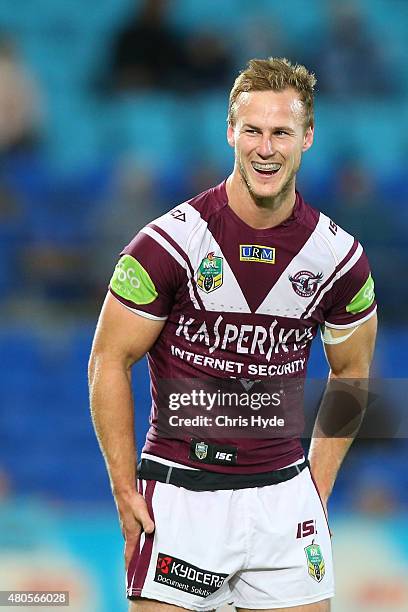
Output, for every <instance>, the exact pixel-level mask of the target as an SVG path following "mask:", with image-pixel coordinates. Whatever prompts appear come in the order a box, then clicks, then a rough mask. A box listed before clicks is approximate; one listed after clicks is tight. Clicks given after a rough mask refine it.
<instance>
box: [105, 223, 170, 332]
mask: <svg viewBox="0 0 408 612" xmlns="http://www.w3.org/2000/svg"><path fill="white" fill-rule="evenodd" d="M179 268H180V266H179V265H178V264H177V262H176V261H175V260H174V259H173V258H172V257H171V255H170V254H169V253H168V252H167V251H166V250H165V249H163V248H162V247H161V246H160V245H159V244H158V243H157V242H156V241H155V240H153V239H152V238H151V237H150V236H149V235H147V234H145V233H143V232H140V233H139V234H137V235H136V236H135V238H134V239H133V240H132V241H131V242H130V244H128V246H126V247H125V248H124V249H123V251H122V252H121V253H120V259H119V261H118V263H117V265H116V268H115V270H114V273H113V276H112V278H111V281H110V283H109V290H110V292H111V293H112V294H113V295H114V296H115V297H116V298H117V299H118V300H119V301H120V302H122V304H124V305H125V306H127V307H128V308H130V309H131V310H133V311H134V312H135V313H137V314H139V315H141V316H144V317H146V318H149V319H156V320H165V319H167V317H168V315H169V314H170V312H171V309H172V306H173V303H174V300H175V296H176V293H177V290H178V287H179V285H180V269H179Z"/></svg>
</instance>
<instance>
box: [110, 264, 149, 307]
mask: <svg viewBox="0 0 408 612" xmlns="http://www.w3.org/2000/svg"><path fill="white" fill-rule="evenodd" d="M110 286H111V288H112V289H113V291H115V293H117V294H118V295H120V296H121V297H123V298H124V299H125V300H129V301H130V302H133V303H134V304H139V305H143V304H151V303H152V302H154V300H155V299H156V298H157V297H158V295H159V294H158V293H157V291H156V287H155V286H154V283H153V281H152V279H151V278H150V276H149V274H148V272H147V271H146V270H145V269H144V267H143V266H142V264H141V263H140V262H138V261H137V259H135V258H134V257H132V255H123V257H121V258H120V260H119V262H118V263H117V265H116V268H115V271H114V273H113V276H112V279H111V282H110Z"/></svg>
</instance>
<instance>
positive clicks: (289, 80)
mask: <svg viewBox="0 0 408 612" xmlns="http://www.w3.org/2000/svg"><path fill="white" fill-rule="evenodd" d="M315 84H316V77H315V75H314V74H313V73H312V72H309V71H308V70H307V68H305V67H304V66H302V65H301V64H292V63H291V62H290V61H289V60H288V59H286V57H268V59H252V60H250V61H249V62H248V64H247V67H246V68H245V70H242V72H240V74H239V75H238V76H237V78H236V79H235V82H234V85H233V87H232V89H231V93H230V97H229V105H228V123H229V124H230V125H231V126H233V125H234V122H235V113H236V110H237V106H238V103H237V101H238V98H239V96H240V94H242V93H244V92H249V91H269V90H271V91H283V90H284V89H288V88H290V87H291V88H293V89H295V90H296V91H297V92H298V94H299V97H300V99H301V101H302V102H303V105H304V111H305V113H304V114H305V127H306V128H307V127H312V126H313V123H314V117H313V91H314V86H315Z"/></svg>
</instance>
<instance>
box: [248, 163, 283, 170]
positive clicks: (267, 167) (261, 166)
mask: <svg viewBox="0 0 408 612" xmlns="http://www.w3.org/2000/svg"><path fill="white" fill-rule="evenodd" d="M252 165H253V167H254V168H255V169H256V170H264V171H265V172H272V171H275V170H279V168H280V167H281V164H258V163H257V162H253V163H252Z"/></svg>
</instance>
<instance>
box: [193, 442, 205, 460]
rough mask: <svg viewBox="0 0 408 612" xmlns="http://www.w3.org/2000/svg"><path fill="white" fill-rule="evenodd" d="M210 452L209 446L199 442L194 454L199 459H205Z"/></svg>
mask: <svg viewBox="0 0 408 612" xmlns="http://www.w3.org/2000/svg"><path fill="white" fill-rule="evenodd" d="M207 452H208V444H205V442H197V444H196V445H195V449H194V453H195V455H196V457H197V458H198V459H205V458H206V456H207Z"/></svg>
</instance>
